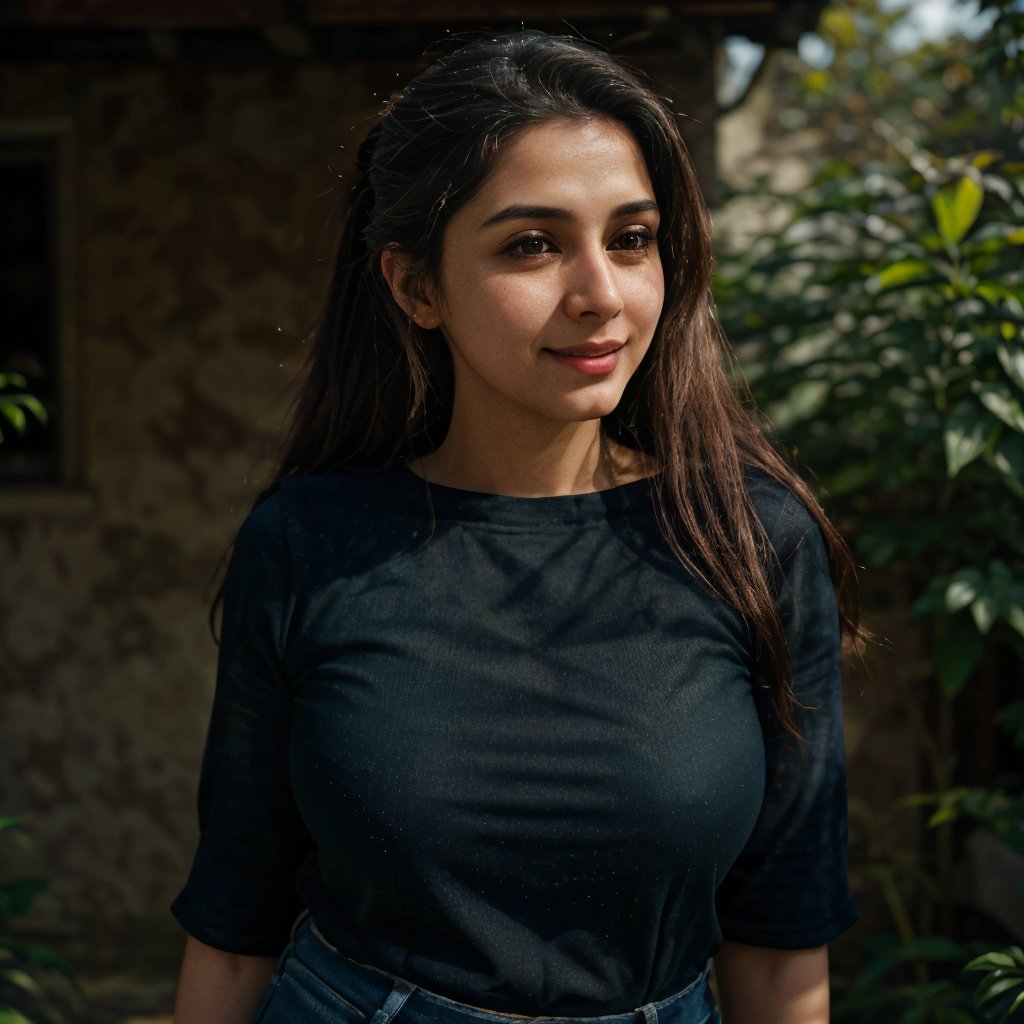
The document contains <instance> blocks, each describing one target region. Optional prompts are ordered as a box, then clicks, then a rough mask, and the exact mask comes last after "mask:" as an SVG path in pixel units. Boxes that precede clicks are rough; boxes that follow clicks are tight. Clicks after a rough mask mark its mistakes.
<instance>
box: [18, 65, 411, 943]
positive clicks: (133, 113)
mask: <svg viewBox="0 0 1024 1024" xmlns="http://www.w3.org/2000/svg"><path fill="white" fill-rule="evenodd" d="M394 80H395V68H393V67H383V66H380V65H378V66H376V67H373V68H369V67H361V66H349V67H331V66H318V65H304V66H303V65H298V64H287V63H283V62H282V63H278V64H273V65H266V66H225V65H220V66H203V65H197V64H194V63H189V64H184V63H182V64H167V65H149V66H146V65H135V66H115V65H103V66H96V65H88V64H83V65H76V66H63V67H39V66H24V67H17V66H8V67H5V68H2V69H0V119H2V120H3V121H5V122H7V127H8V129H9V128H10V127H11V123H12V122H13V121H19V120H20V121H25V122H27V123H31V122H32V121H33V120H36V119H40V118H52V117H55V116H56V117H61V118H66V119H70V121H71V125H72V129H71V134H72V143H73V147H72V149H73V158H72V168H71V181H72V196H73V202H72V206H73V211H74V218H75V225H74V226H75V238H76V242H75V248H74V251H73V252H71V253H69V254H66V255H67V258H68V259H70V260H71V261H72V262H73V264H74V270H75V276H76V279H77V285H76V293H75V296H74V300H75V301H74V307H75V310H76V316H75V324H74V327H75V331H76V333H77V342H78V346H77V347H78V353H79V360H80V365H79V367H78V371H79V373H78V379H79V384H80V389H81V393H80V396H79V398H80V407H81V408H80V430H81V433H82V436H81V438H80V440H81V443H82V449H83V464H82V476H83V479H82V481H81V484H82V486H81V487H71V488H67V489H54V490H49V491H46V492H38V491H35V492H26V491H14V490H10V489H8V490H6V491H4V490H0V564H2V566H3V587H2V589H0V651H2V655H0V673H2V688H3V709H4V710H3V716H2V723H0V730H2V735H0V815H2V814H4V813H12V812H24V813H25V814H26V815H27V817H28V820H27V822H26V824H25V826H24V829H23V834H22V835H21V836H20V837H0V839H2V840H3V849H2V852H0V858H2V863H3V874H4V876H9V875H13V874H16V873H28V874H33V875H45V876H49V877H52V878H53V879H54V884H53V887H52V891H51V892H50V894H49V895H47V896H46V897H44V898H43V899H42V900H41V901H40V904H39V910H38V913H37V914H36V915H35V919H34V920H35V924H36V925H37V926H38V927H39V928H40V929H42V931H43V932H44V933H51V934H53V935H55V936H57V939H58V944H62V945H63V947H64V948H66V949H68V950H69V951H70V952H72V954H73V955H74V956H75V957H76V958H77V959H78V961H79V962H81V960H82V959H83V958H85V959H86V960H89V959H92V958H98V959H100V960H103V959H106V958H108V957H115V956H116V955H117V953H118V951H119V950H124V949H125V948H127V947H126V945H125V943H126V942H128V941H131V942H132V944H133V948H134V950H135V955H143V952H144V951H145V950H152V951H154V955H160V951H162V950H167V949H170V948H172V947H173V948H174V950H175V951H176V950H177V948H178V947H179V946H180V933H178V930H177V926H176V925H175V923H174V922H173V921H172V920H171V918H170V917H169V915H168V914H167V905H168V903H169V902H170V900H171V899H172V897H173V895H174V893H175V892H176V889H177V888H178V887H179V886H180V884H181V882H182V880H183V876H184V873H185V871H186V869H187V865H188V863H189V860H190V857H191V852H192V848H193V845H194V842H195V824H194V817H195V815H194V800H195V786H196V775H197V770H198V761H199V755H200V750H201V744H202V739H203V734H204V729H205V720H206V716H207V713H208V707H209V701H210V695H211V689H212V683H213V667H214V659H215V648H214V645H213V643H212V641H211V639H210V637H209V635H208V632H207V625H206V611H207V606H208V601H209V598H210V591H209V589H208V584H209V581H210V578H211V576H212V574H213V572H214V570H215V568H216V566H217V564H218V560H219V558H220V556H221V553H222V552H223V550H224V548H225V546H226V545H227V543H228V542H229V541H230V538H231V536H232V532H233V530H234V528H235V527H236V526H237V524H238V523H239V521H240V519H241V517H242V515H243V514H244V511H245V509H246V508H247V503H248V502H249V501H250V500H251V496H252V494H253V493H254V492H255V490H256V489H257V488H258V482H259V480H260V478H261V477H262V476H264V475H265V474H266V471H267V465H268V453H269V452H270V450H271V447H272V443H271V438H272V435H273V433H274V431H275V429H276V427H277V425H278V423H279V421H280V418H281V415H282V412H283V406H284V402H283V400H282V399H283V396H284V394H285V392H286V390H287V385H288V382H289V380H290V378H291V377H292V375H293V372H294V370H295V369H296V366H297V360H298V357H299V354H300V352H301V344H300V339H301V337H302V335H303V334H304V333H305V331H306V329H307V327H308V325H309V322H310V320H311V318H312V317H313V316H314V315H315V313H316V307H317V304H318V302H319V300H320V296H321V292H322V288H323V285H324V276H325V271H326V269H327V267H328V264H329V262H330V258H331V253H332V246H333V239H334V236H335V233H336V228H337V216H336V213H337V209H338V206H339V202H340V201H341V199H342V198H343V197H344V194H345V191H346V188H347V187H348V186H347V178H346V177H344V176H341V177H339V175H345V174H347V172H348V168H349V160H348V154H349V153H351V152H353V150H354V144H355V142H356V141H357V140H358V138H359V136H360V134H361V132H362V128H361V127H358V122H360V121H361V120H362V119H363V118H364V117H365V116H366V115H367V114H368V113H369V112H371V111H373V110H375V109H376V108H377V107H378V106H379V103H378V101H377V99H375V97H374V90H384V89H387V87H388V83H389V82H392V81H394ZM354 125H357V127H356V129H355V132H354V131H353V126H354ZM339 146H345V147H346V148H345V149H340V148H339ZM19 838H20V842H19V841H18V840H19ZM175 955H176V954H175Z"/></svg>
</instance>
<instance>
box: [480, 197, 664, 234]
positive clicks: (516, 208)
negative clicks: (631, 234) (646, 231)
mask: <svg viewBox="0 0 1024 1024" xmlns="http://www.w3.org/2000/svg"><path fill="white" fill-rule="evenodd" d="M651 212H654V213H657V212H658V204H657V203H656V202H655V201H654V200H653V199H637V200H636V201H635V202H632V203H623V204H622V205H621V206H616V207H615V209H614V210H612V217H613V218H614V217H628V216H630V215H631V214H634V213H651ZM505 220H572V214H571V213H570V212H569V211H568V210H563V209H560V208H559V207H557V206H525V205H513V206H506V207H505V209H504V210H499V211H498V212H497V213H496V214H494V215H493V216H492V217H488V218H487V220H485V221H484V222H483V224H481V225H480V227H482V228H486V227H490V225H491V224H499V223H501V222H502V221H505Z"/></svg>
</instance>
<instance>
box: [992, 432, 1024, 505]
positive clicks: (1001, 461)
mask: <svg viewBox="0 0 1024 1024" xmlns="http://www.w3.org/2000/svg"><path fill="white" fill-rule="evenodd" d="M992 464H993V465H994V466H995V467H996V469H998V470H999V472H1000V474H1001V475H1002V478H1003V483H1004V484H1006V486H1007V487H1009V488H1010V490H1011V491H1013V493H1014V494H1016V495H1017V497H1018V498H1022V499H1024V438H1022V437H1020V435H1018V434H1009V435H1007V436H1006V437H1003V438H1001V439H1000V441H999V444H997V445H996V448H995V451H994V452H993V453H992Z"/></svg>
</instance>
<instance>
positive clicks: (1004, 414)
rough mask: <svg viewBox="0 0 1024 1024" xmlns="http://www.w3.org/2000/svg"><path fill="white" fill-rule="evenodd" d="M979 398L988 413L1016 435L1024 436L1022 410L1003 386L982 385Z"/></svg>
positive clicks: (1023, 412) (1023, 414) (1008, 390)
mask: <svg viewBox="0 0 1024 1024" xmlns="http://www.w3.org/2000/svg"><path fill="white" fill-rule="evenodd" d="M979 397H980V398H981V404H982V405H984V406H985V408H986V409H988V410H989V412H992V413H995V415H996V416H998V417H999V418H1000V419H1001V420H1002V421H1003V422H1004V423H1005V424H1006V425H1007V426H1008V427H1010V428H1011V429H1013V430H1016V431H1017V433H1018V434H1024V408H1021V404H1020V402H1019V401H1018V400H1017V399H1016V398H1015V397H1014V395H1013V392H1011V391H1010V389H1009V388H1008V387H1007V386H1006V385H1005V384H983V385H982V386H981V391H980V392H979Z"/></svg>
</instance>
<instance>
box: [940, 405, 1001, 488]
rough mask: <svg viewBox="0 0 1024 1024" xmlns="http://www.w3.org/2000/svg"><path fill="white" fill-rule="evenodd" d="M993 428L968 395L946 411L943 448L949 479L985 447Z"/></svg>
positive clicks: (991, 422)
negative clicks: (948, 412)
mask: <svg viewBox="0 0 1024 1024" xmlns="http://www.w3.org/2000/svg"><path fill="white" fill-rule="evenodd" d="M994 432H995V431H994V425H993V421H992V420H991V419H990V418H989V417H988V416H986V415H985V413H984V412H982V410H981V409H979V408H978V406H977V404H976V403H974V402H973V401H971V400H970V399H968V398H965V399H964V400H963V401H962V402H957V404H956V405H955V406H954V407H953V410H952V412H950V414H949V419H948V420H947V421H946V430H945V432H944V433H943V435H942V440H943V442H944V444H945V448H946V470H947V472H948V473H949V477H950V479H952V478H953V477H955V476H956V475H957V473H959V472H960V470H962V469H963V468H964V466H966V465H968V464H969V463H971V462H973V461H974V460H975V459H976V458H977V457H978V456H979V455H980V454H981V453H982V452H983V451H984V450H985V449H986V448H987V447H988V443H989V441H990V439H991V437H992V434H993V433H994Z"/></svg>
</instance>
